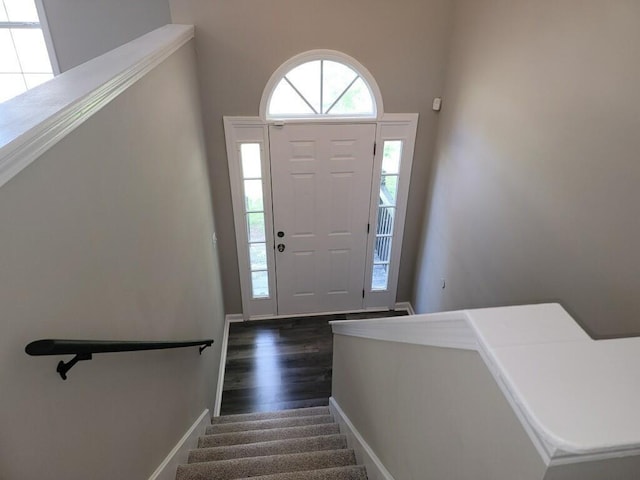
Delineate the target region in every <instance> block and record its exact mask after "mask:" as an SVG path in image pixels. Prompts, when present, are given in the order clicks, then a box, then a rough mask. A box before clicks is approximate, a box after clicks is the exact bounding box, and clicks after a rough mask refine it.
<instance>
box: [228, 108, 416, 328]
mask: <svg viewBox="0 0 640 480" xmlns="http://www.w3.org/2000/svg"><path fill="white" fill-rule="evenodd" d="M327 122H330V123H336V124H341V123H342V124H344V123H352V124H353V123H372V122H373V123H376V145H377V147H376V154H375V156H374V159H373V162H374V164H373V181H372V188H371V204H370V213H369V224H370V230H369V235H368V246H367V260H366V267H365V282H364V290H365V294H364V309H365V310H380V309H385V308H388V309H392V308H394V306H395V299H396V291H397V284H398V273H399V267H400V255H401V250H402V249H401V245H402V237H403V234H404V223H405V216H406V209H407V198H408V194H409V182H410V176H411V165H412V163H413V153H414V145H415V137H416V130H417V125H418V114H417V113H409V114H383V115H382V116H381V118H380V119H379V120H377V121H376V120H371V119H368V120H364V119H363V120H360V121H359V120H357V119H334V120H328V119H322V123H327ZM282 123H308V124H313V123H316V122H314V121H313V120H311V119H302V120H287V121H286V122H281V121H270V122H267V121H265V120H264V119H263V118H260V117H229V116H225V117H224V129H225V138H226V147H227V159H228V163H229V180H230V182H231V197H232V203H233V217H234V224H235V231H236V248H237V253H238V267H239V273H240V288H241V293H242V316H243V318H244V319H245V320H248V319H257V318H269V317H274V316H277V315H278V311H277V298H276V282H275V257H274V250H273V249H274V231H273V206H272V201H271V200H272V197H271V169H270V155H269V154H270V152H269V135H268V125H270V124H282ZM397 140H399V141H402V142H403V143H402V144H403V149H402V157H401V163H400V171H399V182H398V188H397V201H396V210H395V216H396V217H395V221H394V228H393V245H392V250H391V258H390V263H389V278H388V285H387V289H386V290H378V291H374V290H372V288H371V277H372V270H373V248H374V244H375V229H376V221H377V216H378V199H379V195H380V192H379V187H380V178H381V171H382V159H383V153H384V142H385V141H397ZM243 143H257V144H259V145H260V151H261V165H262V185H263V192H264V198H263V201H264V212H265V228H266V244H267V268H268V271H269V282H268V284H269V296H268V297H263V298H253V296H252V284H251V271H250V263H249V245H248V242H247V238H248V237H247V235H248V232H247V222H246V216H245V207H244V193H243V177H242V169H241V166H240V165H241V163H240V162H241V158H240V146H241V145H242V144H243ZM322 313H333V312H322Z"/></svg>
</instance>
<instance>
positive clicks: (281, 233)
mask: <svg viewBox="0 0 640 480" xmlns="http://www.w3.org/2000/svg"><path fill="white" fill-rule="evenodd" d="M277 235H278V237H280V238H282V237H284V232H283V231H282V230H280V231H279V232H278V233H277Z"/></svg>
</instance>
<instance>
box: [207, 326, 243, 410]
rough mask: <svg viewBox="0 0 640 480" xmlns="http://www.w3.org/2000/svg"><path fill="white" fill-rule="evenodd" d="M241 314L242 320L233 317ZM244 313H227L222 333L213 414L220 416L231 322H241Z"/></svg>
mask: <svg viewBox="0 0 640 480" xmlns="http://www.w3.org/2000/svg"><path fill="white" fill-rule="evenodd" d="M236 316H239V317H240V320H238V319H234V318H233V317H236ZM241 321H242V315H225V317H224V332H223V334H222V346H221V347H220V367H219V368H218V384H217V385H216V402H215V404H214V406H213V416H214V417H219V416H220V407H221V406H222V390H223V388H224V372H225V366H226V364H227V345H228V344H229V324H230V323H233V322H241Z"/></svg>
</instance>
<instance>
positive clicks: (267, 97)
mask: <svg viewBox="0 0 640 480" xmlns="http://www.w3.org/2000/svg"><path fill="white" fill-rule="evenodd" d="M314 60H331V61H334V62H338V63H342V64H344V65H346V66H348V67H349V68H351V69H353V70H354V71H355V72H356V73H357V74H358V75H359V76H360V78H362V80H363V81H364V82H365V84H366V85H367V87H368V88H369V90H370V91H371V94H372V95H373V100H374V105H373V110H374V111H373V114H363V115H331V114H329V115H316V114H310V115H295V116H280V115H278V116H269V115H268V112H267V107H268V106H269V102H270V101H271V96H272V95H273V92H274V90H275V88H276V86H277V85H278V83H279V82H280V80H282V78H283V77H284V76H285V75H286V74H287V73H289V71H291V70H292V69H293V68H295V67H297V66H298V65H301V64H303V63H307V62H312V61H314ZM383 113H384V108H383V104H382V94H381V93H380V88H379V87H378V84H377V83H376V81H375V79H374V78H373V75H371V72H369V70H367V68H366V67H365V66H364V65H362V64H361V63H360V62H358V61H357V60H356V59H355V58H353V57H350V56H349V55H346V54H344V53H342V52H338V51H336V50H310V51H308V52H304V53H300V54H298V55H296V56H294V57H292V58H290V59H289V60H287V61H286V62H284V63H283V64H282V65H280V67H278V69H277V70H276V71H275V72H273V75H271V78H270V79H269V81H268V82H267V85H266V86H265V88H264V91H263V93H262V99H261V100H260V118H261V119H263V120H264V121H265V122H278V121H283V120H286V121H287V122H291V121H294V122H308V121H310V120H313V121H314V122H322V121H325V122H326V121H335V120H342V121H345V120H363V119H369V120H371V119H377V120H381V119H382V116H383Z"/></svg>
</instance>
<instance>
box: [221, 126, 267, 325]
mask: <svg viewBox="0 0 640 480" xmlns="http://www.w3.org/2000/svg"><path fill="white" fill-rule="evenodd" d="M223 120H224V133H225V139H226V147H227V159H228V161H229V180H230V182H231V199H232V204H233V220H234V225H235V230H236V250H237V253H238V267H239V274H240V291H241V293H242V314H243V316H244V318H245V320H246V319H248V318H249V317H253V318H255V317H261V316H271V315H274V314H275V312H276V311H277V308H278V305H277V302H276V280H275V273H276V269H275V254H274V250H273V245H274V241H273V207H272V205H271V203H272V202H271V199H272V196H271V163H270V159H269V130H268V127H267V125H266V123H264V122H263V121H262V120H261V119H259V118H255V117H224V119H223ZM243 143H258V144H260V162H261V165H260V166H261V170H262V195H263V201H264V217H265V242H266V247H267V271H268V275H269V297H267V298H253V290H252V288H251V265H250V261H249V242H248V238H249V237H248V232H247V222H246V220H245V205H244V195H243V187H242V185H243V176H242V167H241V158H240V145H241V144H243Z"/></svg>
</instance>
